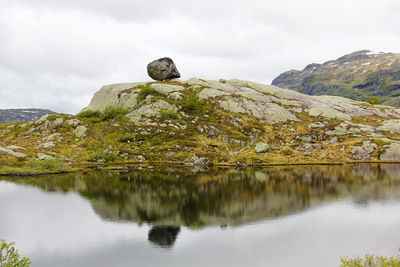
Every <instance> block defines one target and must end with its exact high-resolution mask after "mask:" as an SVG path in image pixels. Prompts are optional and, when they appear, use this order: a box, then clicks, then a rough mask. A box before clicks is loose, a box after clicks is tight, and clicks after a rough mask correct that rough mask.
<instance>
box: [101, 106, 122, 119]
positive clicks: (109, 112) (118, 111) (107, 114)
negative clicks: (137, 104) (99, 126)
mask: <svg viewBox="0 0 400 267" xmlns="http://www.w3.org/2000/svg"><path fill="white" fill-rule="evenodd" d="M127 113H128V111H127V110H126V109H125V108H122V107H112V106H108V107H106V108H105V110H104V111H103V112H102V113H101V120H102V121H106V120H110V119H114V118H116V117H123V116H125V115H126V114H127Z"/></svg>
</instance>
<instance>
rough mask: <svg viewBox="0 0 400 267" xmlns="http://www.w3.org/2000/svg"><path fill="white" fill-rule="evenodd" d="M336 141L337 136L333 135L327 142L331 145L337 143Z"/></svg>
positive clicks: (337, 140) (337, 139)
mask: <svg viewBox="0 0 400 267" xmlns="http://www.w3.org/2000/svg"><path fill="white" fill-rule="evenodd" d="M337 143H339V138H338V137H337V136H335V137H333V138H332V139H331V140H330V141H329V144H332V145H334V144H337Z"/></svg>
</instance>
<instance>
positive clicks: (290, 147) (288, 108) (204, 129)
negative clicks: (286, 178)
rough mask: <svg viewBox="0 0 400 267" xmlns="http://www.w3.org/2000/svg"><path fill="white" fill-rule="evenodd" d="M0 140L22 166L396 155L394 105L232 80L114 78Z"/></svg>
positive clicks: (6, 157)
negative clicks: (82, 104) (80, 104)
mask: <svg viewBox="0 0 400 267" xmlns="http://www.w3.org/2000/svg"><path fill="white" fill-rule="evenodd" d="M0 140H1V141H0V163H3V164H6V165H12V164H14V165H15V166H23V165H24V164H25V165H27V166H30V168H32V169H34V168H36V167H37V164H36V163H37V162H40V161H41V160H44V161H46V160H49V159H54V160H57V162H58V163H59V164H61V165H65V164H72V165H73V164H82V163H85V162H93V163H105V162H113V161H114V162H136V163H144V162H146V164H147V163H148V164H152V162H153V163H154V162H171V163H172V162H175V163H184V164H186V165H192V166H205V165H208V164H210V163H214V164H234V165H236V164H237V165H246V164H247V165H248V164H270V163H317V162H318V163H321V162H327V163H329V162H347V161H354V160H356V161H400V109H396V108H393V107H389V106H381V105H372V104H368V103H365V102H358V101H355V100H350V99H346V98H342V97H337V96H309V95H305V94H301V93H298V92H295V91H292V90H287V89H281V88H278V87H275V86H270V85H263V84H258V83H254V82H248V81H241V80H219V81H206V80H202V79H197V78H192V79H190V80H187V81H168V82H148V83H124V84H113V85H109V86H105V87H103V88H101V89H100V90H99V91H98V92H97V93H96V94H95V95H94V97H93V99H92V101H91V103H90V105H89V106H88V107H87V108H85V109H84V110H83V111H82V112H81V113H80V114H78V115H77V116H70V115H60V114H57V115H49V116H48V115H47V116H44V117H42V118H41V119H39V120H36V121H32V122H26V123H13V124H3V125H2V126H0ZM57 166H58V165H57ZM42 167H43V166H42ZM1 172H2V171H1V168H0V173H1ZM3 172H5V171H4V170H3Z"/></svg>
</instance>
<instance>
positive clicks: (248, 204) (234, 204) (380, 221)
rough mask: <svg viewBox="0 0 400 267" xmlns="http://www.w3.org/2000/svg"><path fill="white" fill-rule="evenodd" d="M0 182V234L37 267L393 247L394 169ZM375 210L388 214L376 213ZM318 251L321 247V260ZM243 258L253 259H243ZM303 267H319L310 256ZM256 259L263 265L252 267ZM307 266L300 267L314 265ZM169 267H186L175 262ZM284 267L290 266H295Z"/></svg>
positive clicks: (184, 172)
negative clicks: (18, 246)
mask: <svg viewBox="0 0 400 267" xmlns="http://www.w3.org/2000/svg"><path fill="white" fill-rule="evenodd" d="M1 179H3V180H6V181H9V182H12V183H6V182H3V183H2V182H0V197H3V198H0V208H1V209H2V214H3V215H2V218H1V219H0V234H2V235H3V236H4V237H6V238H9V239H10V240H13V241H16V242H17V243H20V244H21V245H22V246H24V242H26V243H29V242H30V244H29V246H30V247H33V248H34V249H36V248H37V251H36V250H34V249H31V251H35V253H36V254H35V253H33V252H32V255H39V256H35V257H36V260H35V262H38V266H58V265H57V264H56V263H58V264H59V263H60V260H59V259H60V258H59V257H61V256H60V255H59V254H56V253H53V254H51V255H52V257H49V256H48V255H45V256H43V252H42V250H43V248H46V249H47V250H49V251H50V250H51V249H52V248H53V251H54V247H55V248H56V250H57V251H60V252H62V253H63V254H65V255H73V256H70V257H71V258H74V259H75V258H79V259H80V260H81V261H82V262H81V263H80V264H78V263H76V262H74V266H90V264H89V262H90V263H92V264H93V262H95V263H96V264H97V265H96V266H126V262H132V261H133V260H135V263H137V262H138V261H139V260H142V261H143V262H147V263H148V262H152V261H153V260H154V261H156V260H159V262H158V263H159V264H155V263H154V262H153V263H154V264H153V265H155V266H160V265H161V264H163V263H165V262H166V259H168V260H170V261H171V260H172V258H173V257H172V256H171V257H169V255H171V254H174V255H179V257H175V258H173V259H174V260H175V261H181V262H184V260H183V259H185V260H186V263H187V262H188V261H192V259H193V258H196V255H197V259H198V262H199V263H200V262H202V260H203V259H204V258H207V257H208V255H214V256H213V257H214V258H213V257H209V261H210V262H212V260H213V259H215V258H218V257H220V255H225V254H224V253H225V252H226V253H232V251H235V253H233V254H235V255H236V256H237V257H236V258H235V257H233V258H231V259H232V260H231V261H230V262H229V264H230V265H229V266H243V265H246V262H244V261H245V260H247V261H248V262H247V263H248V264H250V265H251V263H254V266H266V265H268V264H266V263H265V262H262V261H261V260H263V261H267V260H269V261H268V262H269V263H271V266H283V265H282V264H276V263H281V260H283V259H284V260H286V259H287V260H288V261H289V259H290V257H287V253H288V247H290V249H291V250H290V255H292V257H293V260H294V259H296V258H300V257H303V256H304V255H305V254H307V253H309V252H310V251H314V250H315V249H317V250H318V249H321V251H320V252H319V254H318V255H320V257H319V260H320V261H321V264H320V266H323V265H322V263H323V262H324V260H326V258H327V257H330V258H332V259H333V260H336V259H338V255H339V256H342V255H352V253H353V252H354V251H355V252H358V251H359V249H360V248H364V247H365V246H366V244H370V247H372V248H374V246H375V247H377V248H379V249H382V251H381V252H382V253H385V252H387V251H390V250H391V249H396V248H397V243H396V242H397V240H398V237H399V232H398V230H397V229H400V228H398V226H399V222H400V219H399V218H400V217H398V216H397V215H396V214H400V213H398V211H399V208H400V206H399V204H398V203H399V202H398V200H400V190H399V189H400V166H399V165H394V164H393V165H391V164H383V165H367V164H363V165H346V166H310V167H301V166H298V167H273V168H265V169H245V170H236V169H217V170H210V171H207V172H201V173H193V172H192V171H191V170H190V169H165V170H160V169H159V170H157V169H151V170H146V171H133V172H127V173H126V172H115V171H113V172H107V171H94V172H89V173H86V174H84V173H80V174H68V175H57V176H47V177H45V176H43V177H3V178H1ZM17 184H20V185H28V186H27V187H24V186H20V185H17ZM32 186H33V187H32ZM34 187H36V188H34ZM37 188H40V190H38V189H37ZM11 189H12V190H14V191H12V190H11ZM2 190H3V191H2ZM10 190H11V191H12V192H11V191H10ZM8 191H10V192H9V196H5V193H6V194H7V192H8ZM44 192H55V193H44ZM67 192H74V193H68V194H65V193H67ZM13 194H14V195H13ZM1 200H3V203H1ZM338 200H340V201H338ZM342 200H344V201H342ZM376 200H379V201H378V202H377V201H376ZM382 200H387V201H384V203H387V205H386V204H385V206H380V203H383V202H382ZM393 200H394V201H393ZM349 202H351V203H352V204H350V205H349V204H348V203H349ZM6 203H8V204H6ZM327 203H335V205H332V206H330V205H326V204H327ZM354 206H356V208H354ZM92 210H93V211H92ZM306 211H307V212H306ZM291 214H295V215H294V216H289V215H291ZM32 218H33V219H32ZM266 220H268V221H266ZM32 221H34V223H33V224H32ZM116 222H118V223H116ZM32 225H34V226H32ZM138 225H139V226H138ZM140 225H143V226H140ZM244 225H247V226H244ZM210 226H220V227H224V230H221V229H220V228H219V227H210ZM226 226H233V227H227V228H225V227H226ZM238 226H242V227H238ZM188 228H189V229H188ZM192 229H196V231H192ZM198 229H201V231H198ZM327 229H329V230H327ZM367 237H369V238H367ZM389 239H390V240H389ZM25 240H26V241H25ZM121 240H123V241H121ZM127 240H130V241H129V242H128V241H127ZM132 240H133V241H132ZM193 240H195V241H193ZM388 240H389V241H390V242H389V241H388ZM143 242H144V243H143ZM100 243H102V244H107V246H108V247H107V249H108V250H107V252H108V253H109V254H107V255H108V256H107V257H111V258H113V255H114V256H115V255H118V258H120V259H121V260H120V265H117V264H115V263H110V262H107V261H106V258H107V257H106V254H105V251H104V250H103V251H99V250H98V249H97V247H95V246H96V245H95V244H100ZM394 243H395V245H393V244H394ZM38 244H39V245H38ZM321 244H325V245H326V246H325V249H324V250H322V248H323V246H321ZM328 244H336V246H334V247H332V250H335V253H334V254H333V252H332V251H329V250H328V249H326V247H330V246H331V245H328ZM29 246H28V245H25V247H29ZM93 247H94V248H93ZM155 247H156V248H161V249H154V248H155ZM249 247H252V248H253V249H252V250H251V251H252V253H253V252H254V253H253V254H249V255H248V257H247V258H246V257H241V254H240V253H241V252H242V251H248V250H246V248H249ZM133 248H134V249H133ZM189 248H192V249H189ZM224 248H226V251H225V252H224V253H222V252H221V251H220V250H221V249H224ZM122 249H123V250H122ZM352 249H353V250H352ZM26 251H29V250H26ZM265 251H270V253H269V254H268V257H261V256H259V258H257V257H256V255H264V254H263V253H264V252H265ZM272 251H274V253H273V252H272ZM88 252H91V253H92V254H90V253H88ZM95 252H96V253H95ZM369 252H371V251H369ZM372 252H374V251H372ZM379 252H380V251H378V252H375V253H379ZM157 253H164V254H157ZM248 253H250V252H248ZM279 253H281V254H279ZM103 254H104V257H102V255H103ZM54 255H55V256H54ZM76 255H79V257H78V256H76ZM154 255H156V257H155V256H154ZM307 255H308V254H307ZM332 255H333V256H332ZM157 257H158V258H157ZM307 257H308V258H307V259H310V260H311V262H313V261H316V259H315V253H313V255H311V254H310V255H308V256H307ZM99 258H101V260H99ZM267 258H268V259H267ZM63 259H64V260H65V261H66V262H68V259H66V258H63ZM233 259H234V260H233ZM226 260H228V259H226ZM241 260H242V261H241ZM255 260H259V261H260V262H258V263H257V264H255ZM43 262H47V263H46V264H44V263H43ZM161 262H163V263H161ZM309 262H310V261H308V262H307V264H306V263H304V264H299V265H298V266H310V264H309ZM235 263H236V265H235ZM273 263H275V264H273ZM336 265H337V264H336ZM336 265H334V266H336ZM138 266H151V264H149V265H146V264H144V263H143V264H140V263H138ZM170 266H187V264H180V265H179V264H176V265H174V262H173V261H171V262H170ZM193 266H194V265H193ZM198 266H204V264H202V265H201V264H199V265H198ZM227 266H228V265H227ZM287 266H293V264H292V262H290V264H287ZM324 266H327V265H324Z"/></svg>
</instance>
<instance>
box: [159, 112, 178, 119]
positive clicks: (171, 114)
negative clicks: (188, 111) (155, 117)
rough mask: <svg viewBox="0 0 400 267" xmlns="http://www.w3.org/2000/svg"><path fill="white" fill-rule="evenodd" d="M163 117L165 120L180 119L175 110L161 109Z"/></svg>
mask: <svg viewBox="0 0 400 267" xmlns="http://www.w3.org/2000/svg"><path fill="white" fill-rule="evenodd" d="M160 115H161V119H163V120H176V119H179V115H178V113H177V112H176V111H175V110H172V109H168V110H161V111H160Z"/></svg>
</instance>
